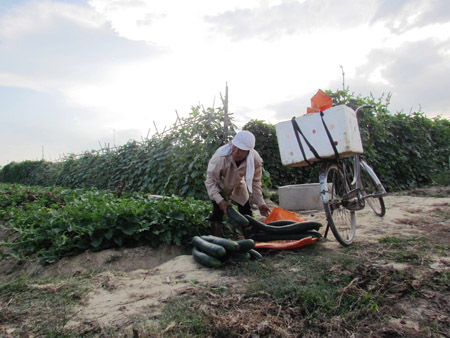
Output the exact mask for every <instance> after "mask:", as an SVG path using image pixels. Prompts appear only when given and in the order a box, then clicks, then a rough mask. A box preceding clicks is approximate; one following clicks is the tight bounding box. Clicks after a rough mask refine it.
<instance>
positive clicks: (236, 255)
mask: <svg viewBox="0 0 450 338" xmlns="http://www.w3.org/2000/svg"><path fill="white" fill-rule="evenodd" d="M230 256H231V258H232V259H237V260H248V259H250V258H251V255H250V253H249V252H232V253H230Z"/></svg>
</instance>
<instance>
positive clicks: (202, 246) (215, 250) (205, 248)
mask: <svg viewBox="0 0 450 338" xmlns="http://www.w3.org/2000/svg"><path fill="white" fill-rule="evenodd" d="M192 244H194V246H195V247H196V248H197V249H199V250H200V251H202V252H204V253H207V254H208V255H210V256H214V257H216V258H220V257H223V256H225V255H226V254H227V251H226V250H225V248H224V247H223V246H220V245H217V244H214V243H210V242H208V241H206V240H204V239H202V238H200V237H199V236H195V237H194V238H192Z"/></svg>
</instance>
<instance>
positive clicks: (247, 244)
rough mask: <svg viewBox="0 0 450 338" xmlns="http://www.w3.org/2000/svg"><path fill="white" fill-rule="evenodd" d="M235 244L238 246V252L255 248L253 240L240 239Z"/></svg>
mask: <svg viewBox="0 0 450 338" xmlns="http://www.w3.org/2000/svg"><path fill="white" fill-rule="evenodd" d="M236 242H237V244H239V252H247V251H249V250H251V249H254V248H255V241H254V240H253V239H241V240H239V241H236Z"/></svg>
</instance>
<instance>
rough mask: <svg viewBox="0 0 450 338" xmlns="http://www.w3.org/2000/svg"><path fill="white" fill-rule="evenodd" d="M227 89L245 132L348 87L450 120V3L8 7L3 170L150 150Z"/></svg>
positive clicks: (94, 0) (15, 1) (0, 31)
mask: <svg viewBox="0 0 450 338" xmlns="http://www.w3.org/2000/svg"><path fill="white" fill-rule="evenodd" d="M343 74H344V75H343ZM226 85H228V92H229V107H228V109H229V111H230V112H231V113H232V114H233V118H234V122H235V123H236V124H237V125H238V127H242V126H243V125H244V124H245V123H246V122H248V121H249V120H251V119H258V120H264V121H266V122H268V123H272V124H276V123H278V122H280V121H285V120H288V119H290V118H291V117H292V116H301V115H303V114H304V113H305V112H306V108H307V107H308V106H310V99H311V97H312V96H313V95H314V94H315V93H316V92H317V90H318V89H322V90H326V89H330V90H333V91H334V90H338V89H342V87H343V85H344V86H345V87H348V88H349V89H350V91H351V92H354V93H355V94H361V95H363V96H368V95H370V94H371V93H372V94H373V95H374V96H375V97H381V96H382V95H383V94H384V95H386V94H388V93H390V94H391V95H392V98H391V104H390V111H391V112H397V111H403V112H405V113H410V112H417V111H421V112H423V113H425V114H426V115H427V116H429V117H430V118H432V117H435V116H437V115H440V116H441V117H443V118H450V95H449V94H450V92H449V90H450V1H448V0H365V1H356V0H299V1H294V0H190V1H182V0H164V1H162V0H161V1H155V0H153V1H151V0H0V147H1V150H0V166H4V165H6V164H8V163H10V162H12V161H15V162H20V161H24V160H41V159H45V160H48V161H58V160H61V159H63V158H64V157H65V156H68V155H69V154H80V153H83V152H85V151H90V150H98V149H100V147H105V146H107V145H109V146H111V147H112V146H120V145H123V144H125V143H126V142H128V141H130V140H137V141H141V140H142V139H143V138H146V137H147V136H150V135H152V134H154V133H155V132H156V131H157V130H158V131H160V132H161V131H162V130H163V129H164V128H165V127H167V128H168V127H170V126H171V125H172V124H173V123H174V122H175V121H176V119H177V114H178V116H180V117H187V116H188V115H189V112H190V111H191V107H193V106H197V105H202V106H203V107H205V108H208V107H213V106H214V107H218V106H221V96H224V95H225V88H226Z"/></svg>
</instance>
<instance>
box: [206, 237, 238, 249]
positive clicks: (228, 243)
mask: <svg viewBox="0 0 450 338" xmlns="http://www.w3.org/2000/svg"><path fill="white" fill-rule="evenodd" d="M201 238H202V239H204V240H205V241H208V242H210V243H214V244H217V245H220V246H222V247H224V248H225V250H226V251H228V252H236V251H239V244H237V243H236V242H235V241H232V240H231V239H227V238H222V237H217V236H213V235H208V236H201Z"/></svg>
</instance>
